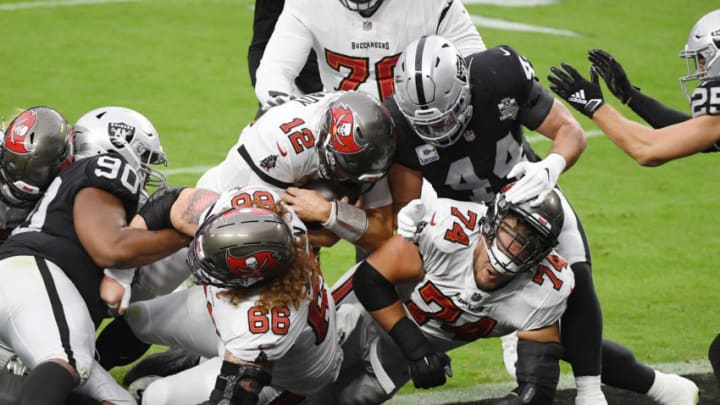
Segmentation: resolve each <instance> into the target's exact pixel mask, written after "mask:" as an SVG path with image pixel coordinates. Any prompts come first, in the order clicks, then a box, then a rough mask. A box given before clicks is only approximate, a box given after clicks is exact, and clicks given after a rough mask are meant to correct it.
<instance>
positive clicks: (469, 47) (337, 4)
mask: <svg viewBox="0 0 720 405" xmlns="http://www.w3.org/2000/svg"><path fill="white" fill-rule="evenodd" d="M400 17H401V18H400ZM427 34H440V35H444V36H446V37H448V38H450V39H451V40H452V41H453V42H455V44H457V46H458V48H459V49H460V51H461V52H463V54H464V55H469V54H471V53H474V52H479V51H482V50H484V49H485V44H484V43H483V41H482V38H481V37H480V34H478V32H477V30H476V29H475V26H474V25H473V24H472V21H471V20H470V16H469V14H468V13H467V10H465V7H464V6H463V4H462V2H461V1H460V0H386V1H384V0H319V1H318V0H300V1H291V2H285V6H284V8H283V10H282V13H281V14H280V17H279V18H278V21H277V24H276V25H275V30H274V31H273V33H272V36H271V37H270V41H269V42H268V44H267V47H266V48H265V53H264V54H263V57H262V60H261V61H260V66H259V67H258V70H257V83H256V84H255V94H256V95H257V97H258V100H259V101H260V104H261V105H262V106H263V107H265V108H267V107H270V106H272V105H277V104H279V103H282V102H284V101H286V100H288V99H290V98H292V97H294V96H298V95H300V94H298V92H297V91H295V90H294V88H293V80H294V79H295V77H297V75H298V72H300V69H301V68H302V67H303V65H304V64H305V61H306V59H307V58H308V54H309V53H310V52H311V51H314V52H315V54H316V55H317V63H318V67H319V69H320V78H321V80H322V85H323V87H324V89H325V90H326V91H331V90H362V91H365V92H368V93H370V94H373V95H375V96H377V97H378V98H380V99H381V100H383V99H385V98H386V97H387V96H389V95H390V94H392V93H393V69H395V65H396V64H397V60H398V57H399V56H400V53H401V52H402V50H403V48H405V46H407V44H409V43H410V41H413V40H415V39H417V38H418V37H420V36H421V35H427Z"/></svg>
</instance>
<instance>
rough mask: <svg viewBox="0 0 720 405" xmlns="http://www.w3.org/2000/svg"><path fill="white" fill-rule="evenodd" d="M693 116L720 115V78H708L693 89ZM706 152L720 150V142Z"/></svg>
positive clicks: (691, 102)
mask: <svg viewBox="0 0 720 405" xmlns="http://www.w3.org/2000/svg"><path fill="white" fill-rule="evenodd" d="M690 106H691V107H692V116H693V117H699V116H701V115H720V80H716V79H714V80H708V81H704V82H702V83H700V85H699V86H698V87H696V88H695V91H693V94H692V98H691V100H690ZM705 152H720V142H716V143H715V144H714V145H713V146H711V147H710V148H708V149H707V150H706V151H705Z"/></svg>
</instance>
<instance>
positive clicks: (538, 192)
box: [505, 153, 567, 207]
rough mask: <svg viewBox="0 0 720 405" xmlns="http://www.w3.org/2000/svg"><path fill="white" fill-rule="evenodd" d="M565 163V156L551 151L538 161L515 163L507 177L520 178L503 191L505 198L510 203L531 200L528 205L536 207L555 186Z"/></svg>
mask: <svg viewBox="0 0 720 405" xmlns="http://www.w3.org/2000/svg"><path fill="white" fill-rule="evenodd" d="M566 164H567V163H566V162H565V158H564V157H562V155H560V154H558V153H551V154H549V155H548V156H547V157H546V158H545V159H543V160H541V161H539V162H534V163H533V162H528V161H524V162H520V163H518V164H516V165H515V166H513V168H512V169H510V173H508V175H507V177H509V178H519V179H520V180H518V181H517V182H516V183H515V184H514V185H513V186H512V188H510V190H508V191H507V193H505V198H506V199H507V201H508V202H509V203H511V204H520V203H523V202H526V201H530V200H532V201H531V202H530V205H531V206H533V207H537V206H538V205H540V204H541V203H542V202H543V199H545V196H546V195H547V194H548V193H549V192H550V191H551V190H552V189H553V188H554V187H555V185H556V184H557V181H558V177H560V173H562V172H563V170H565V165H566Z"/></svg>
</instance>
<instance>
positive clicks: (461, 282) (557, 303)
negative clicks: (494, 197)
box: [399, 198, 575, 350]
mask: <svg viewBox="0 0 720 405" xmlns="http://www.w3.org/2000/svg"><path fill="white" fill-rule="evenodd" d="M485 210H486V207H485V205H483V204H479V203H474V202H461V201H454V200H449V199H444V198H442V199H438V200H437V204H436V205H435V206H434V210H433V211H431V212H429V213H428V214H427V215H426V216H425V218H424V219H423V221H426V222H427V224H426V225H425V227H424V228H423V229H422V231H421V232H420V233H419V235H418V246H419V249H420V254H421V255H422V258H423V267H424V270H425V276H424V277H423V279H422V280H420V281H419V282H417V283H412V284H407V285H401V286H399V291H400V295H401V299H402V300H403V302H405V303H406V306H405V308H406V312H407V314H408V317H409V318H411V319H413V320H414V321H415V322H416V323H417V324H418V325H419V326H420V328H421V329H422V330H423V332H425V334H426V335H427V336H429V337H431V338H432V340H433V341H434V343H435V344H437V345H438V347H439V348H442V349H443V350H450V349H452V348H454V347H458V346H460V345H463V344H465V343H467V342H469V341H472V340H475V339H478V338H484V337H496V336H503V335H506V334H508V333H510V332H513V331H515V330H532V329H537V328H541V327H544V326H548V325H550V324H552V323H553V322H555V321H557V320H558V319H560V317H561V315H562V314H563V312H564V311H565V307H566V302H567V297H568V296H569V295H570V293H571V292H572V289H573V287H574V286H575V278H574V275H573V273H572V271H571V270H570V268H569V267H568V266H567V263H566V262H565V261H564V260H563V259H562V258H560V257H559V256H557V254H556V253H555V252H552V253H551V254H550V255H548V257H547V258H546V259H545V260H544V261H543V262H542V263H541V264H540V265H539V266H538V269H537V271H534V272H524V273H520V274H518V275H517V276H515V278H514V279H512V280H511V281H510V282H509V283H508V284H506V285H505V286H503V287H502V288H500V289H498V290H495V291H490V292H487V291H483V290H480V289H479V288H478V287H477V284H476V283H475V275H474V271H473V251H474V250H475V247H476V246H477V244H478V243H482V242H481V234H480V225H479V223H478V220H479V219H480V218H481V217H482V216H483V215H484V214H485Z"/></svg>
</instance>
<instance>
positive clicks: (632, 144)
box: [593, 103, 665, 166]
mask: <svg viewBox="0 0 720 405" xmlns="http://www.w3.org/2000/svg"><path fill="white" fill-rule="evenodd" d="M593 121H594V122H595V123H596V124H597V125H598V127H600V129H601V130H602V131H603V132H604V133H605V135H607V137H608V138H610V140H612V141H613V142H614V143H615V144H616V145H617V146H618V147H619V148H620V149H622V150H623V151H625V153H627V154H628V155H630V157H632V158H633V159H635V161H637V162H638V163H639V164H641V165H642V166H657V165H660V164H662V163H664V162H665V160H662V159H659V158H658V157H657V156H654V155H653V153H652V149H651V147H650V146H651V139H652V134H651V131H652V129H650V128H648V127H646V126H644V125H642V124H639V123H637V122H634V121H631V120H629V119H627V118H625V117H623V116H622V114H620V113H619V112H618V111H617V110H616V109H615V108H614V107H612V106H610V105H608V104H607V103H605V104H604V105H603V106H602V107H600V109H598V110H597V111H596V112H595V114H594V115H593Z"/></svg>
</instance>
